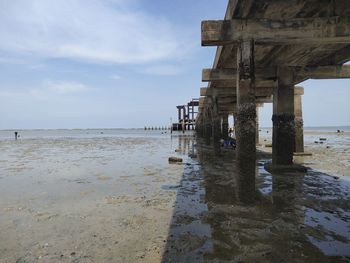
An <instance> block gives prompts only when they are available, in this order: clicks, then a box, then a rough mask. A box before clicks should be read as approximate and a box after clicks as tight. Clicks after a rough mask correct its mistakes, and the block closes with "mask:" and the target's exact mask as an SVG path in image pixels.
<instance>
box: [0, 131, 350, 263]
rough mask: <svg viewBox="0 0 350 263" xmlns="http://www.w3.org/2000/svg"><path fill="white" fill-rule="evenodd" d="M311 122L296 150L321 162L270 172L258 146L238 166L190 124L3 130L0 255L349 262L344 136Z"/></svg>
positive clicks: (1, 258) (0, 258) (5, 258)
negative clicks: (249, 169) (178, 127)
mask: <svg viewBox="0 0 350 263" xmlns="http://www.w3.org/2000/svg"><path fill="white" fill-rule="evenodd" d="M308 132H309V131H307V132H306V149H307V151H309V152H313V153H314V155H313V156H311V157H298V158H308V159H301V160H299V161H300V162H304V163H308V164H313V165H316V164H317V163H318V162H322V161H324V162H328V163H333V168H332V167H330V166H329V165H327V168H328V172H327V173H324V172H319V171H318V170H317V167H316V166H315V167H313V168H314V169H313V170H310V171H309V172H308V173H307V174H306V175H305V174H287V175H273V176H272V175H271V174H269V173H267V172H266V171H265V170H264V168H263V164H264V162H266V161H268V160H269V159H270V157H271V156H270V155H269V153H261V152H260V153H259V156H258V162H257V165H256V168H255V173H254V175H253V176H249V175H248V176H247V174H244V175H242V174H239V173H238V172H237V169H236V162H235V155H234V151H232V150H231V149H221V152H220V153H219V155H218V153H217V152H216V151H213V149H212V148H211V147H208V146H207V145H205V144H204V143H203V142H202V141H201V140H196V139H195V138H194V137H193V136H192V135H191V134H188V135H185V136H183V135H181V134H173V136H170V134H169V133H164V132H163V134H162V131H141V130H69V131H67V130H59V131H44V130H40V131H20V135H21V138H20V140H18V141H14V139H13V138H12V136H13V131H1V132H0V149H1V151H0V195H1V197H0V233H1V238H0V262H1V263H4V262H6V263H7V262H282V261H283V262H349V261H350V183H349V182H347V181H346V180H343V177H344V178H345V177H346V176H347V174H344V176H342V177H341V178H339V179H336V178H334V175H335V174H337V175H338V174H339V172H338V170H334V169H335V168H336V167H337V165H339V164H338V161H339V160H346V158H349V152H348V150H349V147H347V146H346V145H348V144H346V142H349V139H350V137H349V135H348V134H347V133H343V134H341V135H339V134H335V133H333V132H332V133H331V134H330V135H329V137H327V138H328V140H327V143H324V144H315V143H314V140H316V139H315V138H316V137H319V138H321V137H322V138H323V137H325V134H324V131H312V134H311V135H310V134H308ZM266 134H267V133H266ZM264 136H265V135H264V131H262V132H261V138H262V139H261V141H262V142H264V140H265V139H266V140H267V141H268V136H266V138H265V139H264ZM308 136H311V137H308ZM333 136H335V137H333ZM340 136H342V137H340ZM319 138H317V139H319ZM333 138H334V139H333ZM336 138H337V139H336ZM267 141H266V142H267ZM327 146H329V148H327ZM262 148H264V147H262ZM323 148H324V149H323ZM175 150H176V152H175ZM263 150H264V149H263ZM265 150H267V149H265ZM328 150H329V151H332V153H331V155H332V156H333V157H332V158H333V159H332V161H329V160H328V159H327V158H326V157H327V156H329V155H330V154H329V153H327V152H326V151H328ZM318 152H320V154H319V155H318ZM323 152H324V153H323ZM321 153H322V154H321ZM316 154H317V155H316ZM170 156H176V157H180V158H182V159H183V160H184V162H183V163H182V164H169V163H168V158H169V157H170ZM313 158H314V159H313ZM339 158H342V159H339ZM348 161H350V159H349V160H348ZM349 163H350V162H349ZM341 164H344V165H345V167H347V165H348V164H347V163H346V162H341ZM339 167H342V166H341V165H339ZM341 170H342V171H343V170H346V169H341ZM332 171H333V172H332Z"/></svg>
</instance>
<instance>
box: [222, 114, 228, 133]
mask: <svg viewBox="0 0 350 263" xmlns="http://www.w3.org/2000/svg"><path fill="white" fill-rule="evenodd" d="M221 125H222V126H221V132H222V137H223V138H224V139H227V137H228V128H229V127H228V115H227V114H225V115H223V116H222V123H221Z"/></svg>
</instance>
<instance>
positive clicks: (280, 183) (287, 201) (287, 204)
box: [272, 174, 303, 222]
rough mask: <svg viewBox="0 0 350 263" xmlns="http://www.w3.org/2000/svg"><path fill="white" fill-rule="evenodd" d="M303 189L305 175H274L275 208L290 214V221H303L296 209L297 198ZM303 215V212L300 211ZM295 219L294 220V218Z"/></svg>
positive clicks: (273, 194) (273, 193) (273, 197)
mask: <svg viewBox="0 0 350 263" xmlns="http://www.w3.org/2000/svg"><path fill="white" fill-rule="evenodd" d="M302 187H303V175H298V174H293V175H289V176H288V175H285V174H284V175H278V174H273V175H272V200H273V206H274V207H275V208H276V209H277V211H279V212H288V217H290V220H291V221H292V219H294V220H295V221H301V222H302V221H303V219H302V218H303V217H302V215H300V214H298V212H297V211H298V210H299V209H297V207H296V204H297V201H298V200H297V198H298V196H300V193H301V192H302ZM299 212H300V213H301V211H300V210H299ZM293 217H294V218H293Z"/></svg>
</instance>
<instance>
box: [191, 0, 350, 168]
mask: <svg viewBox="0 0 350 263" xmlns="http://www.w3.org/2000/svg"><path fill="white" fill-rule="evenodd" d="M349 14H350V5H349V4H348V1H347V0H337V1H310V0H304V1H297V2H295V3H294V2H293V8H289V6H287V7H286V5H285V3H284V2H283V1H264V4H263V5H262V4H261V1H259V0H230V1H229V3H228V6H227V11H226V15H225V18H224V20H216V21H214V20H211V21H203V22H202V27H201V33H202V46H217V51H216V55H215V58H214V63H213V67H212V68H210V69H203V71H202V81H203V82H208V85H207V87H205V88H201V89H200V95H201V97H200V99H199V107H198V116H197V118H196V130H197V133H198V135H200V136H204V137H205V138H206V140H207V141H208V142H209V141H210V138H212V140H213V141H214V143H215V142H216V137H217V136H218V135H217V134H219V131H221V134H220V137H222V138H225V137H226V136H227V134H226V131H227V125H228V124H227V123H228V122H227V119H228V116H233V118H234V126H235V133H236V139H237V152H236V156H237V160H249V159H254V158H255V156H256V145H257V144H258V143H259V136H258V132H259V116H258V112H259V111H258V109H259V108H258V107H262V106H263V105H264V103H273V116H272V118H271V119H272V125H273V143H272V152H273V153H272V156H273V157H272V158H273V165H276V166H278V165H284V166H286V165H287V166H288V165H292V164H293V154H294V153H295V152H303V151H304V139H303V117H302V95H303V94H304V89H303V88H302V87H297V86H296V85H297V84H299V83H300V82H303V81H305V80H307V79H339V78H350V65H345V64H344V63H345V62H347V61H349V60H350V16H349Z"/></svg>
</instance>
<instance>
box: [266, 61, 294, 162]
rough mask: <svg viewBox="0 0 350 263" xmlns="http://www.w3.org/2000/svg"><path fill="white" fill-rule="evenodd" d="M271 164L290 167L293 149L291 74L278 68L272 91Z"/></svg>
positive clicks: (292, 87) (284, 69) (292, 88)
mask: <svg viewBox="0 0 350 263" xmlns="http://www.w3.org/2000/svg"><path fill="white" fill-rule="evenodd" d="M272 122H273V135H272V163H273V164H274V165H292V164H293V152H294V148H295V122H294V86H293V72H292V71H290V70H288V69H286V68H280V69H279V70H278V86H277V87H275V88H274V91H273V116H272Z"/></svg>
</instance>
